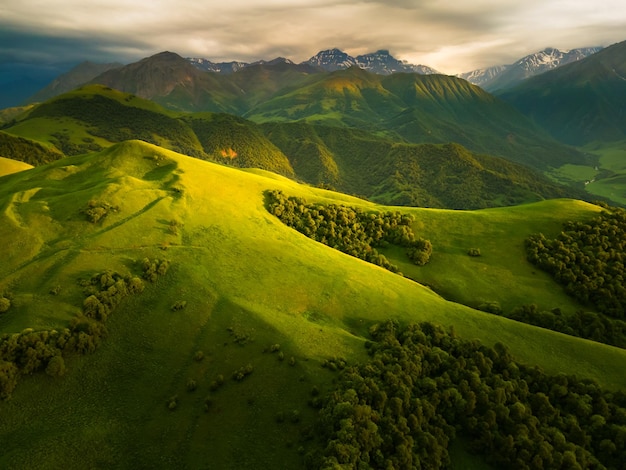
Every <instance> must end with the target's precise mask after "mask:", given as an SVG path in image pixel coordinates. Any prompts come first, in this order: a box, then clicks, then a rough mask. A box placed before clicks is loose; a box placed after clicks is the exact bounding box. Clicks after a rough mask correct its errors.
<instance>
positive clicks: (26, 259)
mask: <svg viewBox="0 0 626 470" xmlns="http://www.w3.org/2000/svg"><path fill="white" fill-rule="evenodd" d="M273 189H279V190H282V191H283V192H284V193H285V194H288V195H295V196H299V197H303V198H305V199H307V200H309V201H314V202H319V203H334V204H349V205H352V206H356V207H361V208H362V209H364V210H386V209H388V208H386V207H382V206H378V205H375V204H373V203H368V202H365V201H363V200H359V199H356V198H352V197H349V196H345V195H342V194H339V193H334V192H330V191H325V190H322V189H316V188H311V187H308V186H303V185H300V184H297V183H295V182H293V181H291V180H289V179H286V178H284V177H281V176H277V175H275V174H273V173H268V172H265V171H261V170H251V171H241V170H237V169H233V168H228V167H226V166H220V165H215V164H213V163H210V162H205V161H201V160H198V159H193V158H189V157H186V156H183V155H180V154H177V153H174V152H171V151H168V150H165V149H161V148H159V147H157V146H154V145H151V144H148V143H145V142H140V141H129V142H124V143H120V144H116V145H114V146H111V147H110V148H108V149H106V150H103V151H101V152H100V153H96V154H90V155H81V156H75V157H70V158H67V159H63V160H60V161H57V162H54V163H51V164H49V165H46V166H41V167H38V168H34V169H32V170H30V171H27V172H20V173H16V174H13V175H8V176H4V177H1V178H0V239H2V240H3V244H2V246H1V247H0V254H1V256H2V259H3V263H2V264H1V265H0V295H2V296H4V298H6V299H8V301H9V302H8V303H9V304H10V307H9V308H8V310H6V312H4V313H2V314H0V332H1V333H7V334H9V336H4V337H3V338H2V340H1V341H2V342H3V343H2V344H3V347H4V345H5V344H8V343H6V341H19V340H20V338H21V337H25V338H27V337H29V336H28V335H31V334H33V332H32V331H31V330H28V328H32V329H33V330H34V331H35V332H36V331H40V330H52V329H55V330H56V333H49V334H48V337H52V338H57V337H64V336H63V335H64V334H65V333H64V331H65V330H64V328H68V327H70V326H71V328H73V330H72V331H73V332H74V333H73V334H75V338H76V341H78V343H77V344H76V347H78V346H79V345H80V344H82V345H83V346H84V347H86V348H87V349H90V343H89V342H88V338H90V335H92V333H93V332H92V331H91V330H90V329H89V328H91V327H92V326H94V325H95V323H94V322H93V321H92V320H88V319H85V318H82V319H81V310H82V311H83V312H86V311H87V309H88V308H90V307H88V303H87V304H85V305H84V304H83V303H84V302H85V298H86V296H87V295H91V296H94V294H95V293H97V294H98V295H100V296H101V298H105V297H106V298H109V299H111V298H112V296H116V295H117V296H118V297H119V295H121V291H120V289H122V288H123V283H122V284H120V283H119V282H121V281H119V279H121V278H119V277H116V275H113V272H117V273H119V274H120V275H121V276H131V277H132V276H135V277H138V276H142V275H144V276H145V277H146V278H147V279H145V280H144V281H143V284H144V285H145V289H144V290H143V292H142V293H136V294H133V295H130V294H129V295H127V296H126V297H125V298H123V300H121V301H120V303H119V306H117V307H116V308H115V309H113V310H112V311H109V312H108V313H109V314H110V315H109V319H108V321H107V322H106V330H107V335H106V336H105V337H102V340H101V341H102V344H101V346H100V347H99V348H97V349H96V350H95V351H94V352H92V353H91V354H87V355H81V354H76V353H73V354H69V355H67V356H66V357H65V367H66V368H67V372H66V373H65V375H64V376H62V377H57V378H54V377H51V376H50V375H59V374H60V369H59V367H60V366H59V365H58V364H57V368H56V369H51V370H50V371H49V373H48V374H45V373H43V372H37V373H35V374H34V375H32V376H28V375H27V376H23V377H20V379H19V383H18V384H17V387H16V388H15V390H14V391H13V397H12V398H11V400H9V401H3V402H0V413H1V415H2V418H3V419H2V420H0V440H1V441H2V443H3V451H2V454H1V455H0V466H2V467H4V468H24V467H28V468H58V467H59V466H63V467H64V468H86V467H92V468H93V467H118V468H120V467H121V468H137V467H144V468H145V467H149V468H162V467H169V468H172V467H176V468H198V467H202V466H205V465H208V466H209V467H214V468H271V467H281V468H300V467H301V466H302V458H303V457H302V455H301V452H300V451H299V446H300V445H301V443H300V442H301V441H300V437H299V436H300V435H302V433H304V434H306V432H307V428H308V427H309V426H310V425H312V424H313V422H314V420H315V410H314V409H312V408H310V407H308V406H307V405H306V403H307V401H308V400H309V398H310V397H311V391H312V389H313V387H315V388H316V389H320V390H328V389H330V387H331V385H332V382H333V380H334V379H335V377H336V375H335V374H334V373H333V372H331V371H329V370H328V369H323V368H321V367H320V366H321V364H323V363H324V361H325V360H327V359H328V358H331V357H337V356H343V357H345V358H346V360H347V361H348V362H353V361H357V360H359V359H362V358H363V357H364V356H365V349H364V348H363V345H364V342H365V334H366V332H367V328H368V327H369V326H370V325H371V324H372V323H373V322H376V321H381V320H385V319H388V318H395V319H397V320H400V321H403V322H407V321H422V320H429V321H433V322H436V323H438V324H442V325H443V326H445V327H446V328H449V327H454V329H455V331H456V332H457V333H458V334H459V335H460V336H461V337H462V338H466V339H480V340H481V341H483V342H484V343H485V344H487V345H493V344H495V343H496V342H502V343H504V344H506V345H507V346H508V347H509V348H510V351H511V354H512V355H513V356H514V357H515V358H517V359H518V360H520V361H522V362H524V363H527V364H533V365H539V366H541V367H543V368H544V369H545V370H546V371H549V372H551V373H557V372H561V373H566V374H578V375H579V376H582V377H589V378H593V379H595V380H597V381H598V382H599V383H600V384H602V385H603V386H606V387H609V388H612V389H613V388H620V389H625V388H626V381H625V378H624V374H623V364H624V361H625V360H626V351H624V350H620V349H617V348H612V347H609V346H604V345H600V344H597V343H593V342H591V341H585V340H581V339H577V338H573V337H569V336H566V335H562V334H558V333H553V332H550V331H547V330H542V329H540V328H536V327H531V326H527V325H524V324H521V323H517V322H513V321H510V320H507V319H505V318H501V317H496V316H492V315H489V314H486V313H483V312H479V311H477V310H473V309H471V308H469V307H466V306H463V305H461V304H459V303H453V302H450V301H446V300H444V299H443V298H442V297H440V296H439V295H437V294H435V293H434V292H433V291H432V290H430V289H428V288H426V287H424V286H422V285H420V284H418V283H416V282H414V281H412V280H410V279H408V278H406V277H401V276H399V275H397V274H393V273H391V272H389V271H386V270H384V269H381V268H378V267H376V266H373V265H370V264H368V263H366V262H363V261H360V260H358V259H356V258H353V257H351V256H348V255H345V254H342V253H340V252H337V251H335V250H333V249H332V248H329V247H327V246H324V245H321V244H319V243H316V242H314V241H312V240H310V239H308V238H306V237H305V236H303V235H301V234H299V233H297V232H295V231H294V230H292V229H290V228H288V227H287V226H285V225H283V224H282V223H281V222H280V221H278V219H276V218H275V217H274V216H272V215H270V213H269V212H268V211H267V210H266V208H265V202H264V192H265V191H267V190H273ZM402 210H403V211H406V212H409V213H411V214H413V215H414V216H415V221H414V222H413V230H414V231H415V232H416V233H417V234H421V235H428V236H429V237H431V240H432V242H433V250H434V251H433V255H432V260H431V263H432V265H431V266H430V267H431V268H432V269H431V271H430V273H428V272H425V273H424V274H423V276H424V277H427V276H431V279H435V277H436V276H438V275H439V276H441V277H440V279H441V280H442V282H444V279H445V276H446V273H447V275H448V282H447V285H446V286H445V287H446V288H447V292H446V295H447V296H448V295H449V296H450V297H453V296H454V295H455V293H456V295H457V296H458V297H459V300H464V299H460V297H461V294H463V293H464V295H465V297H467V298H469V297H472V296H475V297H478V295H479V293H480V295H483V294H482V293H481V291H485V294H484V295H489V297H490V298H492V296H494V295H496V294H497V295H499V296H501V299H505V298H508V295H507V293H508V292H510V291H512V290H514V291H515V292H514V293H515V295H518V296H520V297H524V298H525V299H527V300H529V301H531V300H532V301H537V302H540V303H541V302H543V303H545V304H549V305H551V306H552V305H555V304H556V306H567V305H565V304H568V303H569V302H571V301H570V300H569V298H568V297H566V296H565V294H564V293H560V292H559V289H558V288H557V287H556V284H554V283H552V281H550V280H549V278H548V277H547V275H545V276H544V275H542V274H540V273H538V274H536V275H535V274H533V273H532V271H531V269H532V268H531V267H530V265H529V264H528V263H527V262H526V261H525V258H524V256H523V254H522V252H523V246H522V244H521V240H522V238H523V237H525V236H526V235H527V234H530V233H535V232H538V231H541V232H544V233H546V234H555V233H558V230H559V226H560V224H561V222H562V221H564V220H568V219H576V220H586V219H588V218H591V217H593V216H594V214H596V213H597V212H598V210H599V208H598V207H597V206H593V205H590V204H586V203H582V202H578V201H570V200H560V201H546V202H542V203H539V204H536V205H528V206H522V207H519V208H516V209H494V210H488V211H477V212H464V211H437V210H426V209H416V208H412V209H402ZM96 215H97V217H96ZM90 220H91V221H90ZM468 245H469V246H476V247H479V248H481V249H482V251H483V252H484V255H483V256H482V257H481V258H480V259H479V260H478V261H477V262H476V264H472V263H474V260H473V259H470V258H469V257H467V255H465V256H466V258H467V260H466V261H465V262H461V256H462V255H461V249H463V250H465V249H466V246H468ZM389 256H391V257H394V256H395V261H396V262H397V263H401V262H402V261H403V258H402V256H401V255H394V253H390V254H389ZM438 257H439V260H438V259H437V258H438ZM146 258H147V259H148V260H155V259H159V260H167V261H168V263H164V262H163V261H160V262H159V263H156V264H154V266H161V267H160V268H159V272H160V273H161V275H159V276H156V274H155V271H152V270H153V269H156V268H154V267H151V262H150V261H148V262H147V264H146V261H145V259H146ZM455 260H456V261H457V262H455ZM405 261H406V259H405ZM167 264H169V269H167V272H165V271H166V269H165V268H163V266H166V265H167ZM460 265H463V266H465V268H464V270H465V271H466V272H468V276H467V277H465V275H464V274H463V273H462V271H461V270H457V267H458V266H460ZM166 267H167V266H166ZM427 267H429V265H427ZM415 269H421V268H417V267H416V268H415ZM107 270H110V272H109V273H108V274H107V273H105V272H106V271H107ZM99 273H100V274H101V273H105V275H104V276H102V275H99V276H97V277H94V275H95V274H99ZM150 273H152V274H155V275H154V276H152V275H147V274H150ZM503 273H509V274H506V275H503ZM407 275H409V276H413V277H416V278H417V277H419V275H418V274H417V273H410V272H409V271H408V270H407ZM131 277H129V279H131ZM150 278H153V279H154V282H151V281H150V280H148V279H150ZM115 279H118V282H117V283H115V284H114V281H115ZM79 280H82V282H80V283H79V282H78V281H79ZM463 280H464V281H463ZM463 282H465V286H464V285H463ZM472 283H475V284H476V285H477V286H482V287H479V288H478V289H477V291H476V293H475V294H474V295H472V293H471V287H470V286H471V284H472ZM433 284H434V283H433ZM100 286H104V287H103V288H104V289H105V290H106V292H107V294H106V296H105V297H102V295H103V294H102V292H103V291H98V289H100V288H101V287H100ZM115 286H117V287H115ZM455 286H458V287H455ZM544 287H545V290H544ZM442 290H445V289H442ZM118 297H116V298H118ZM537 297H540V298H537ZM502 302H504V300H502ZM511 302H512V303H516V302H517V300H516V299H512V300H511ZM569 305H570V307H573V305H571V304H569ZM90 325H91V326H90ZM20 332H21V333H20ZM98 335H99V333H98ZM91 337H93V336H91ZM11 338H13V339H11ZM72 341H74V340H72ZM81 341H83V343H81ZM11 344H12V343H11ZM40 347H43V345H42V346H38V345H37V344H33V351H34V352H33V354H34V356H33V357H36V355H37V354H38V353H37V352H36V349H37V348H40ZM264 351H265V352H264ZM272 351H274V352H272ZM200 352H201V353H202V354H200ZM280 358H283V360H281V359H280ZM292 358H293V359H292ZM3 367H4V366H3ZM220 375H221V376H223V377H222V378H221V379H220V377H219V376H220ZM231 377H233V378H231ZM239 377H240V378H239ZM208 395H210V399H209V400H207V396H208ZM168 408H169V409H168ZM205 408H206V409H207V410H208V411H205ZM280 417H282V419H279V418H280ZM307 445H308V444H307ZM242 449H245V452H244V451H242ZM457 464H458V465H461V464H462V462H461V463H459V462H457Z"/></svg>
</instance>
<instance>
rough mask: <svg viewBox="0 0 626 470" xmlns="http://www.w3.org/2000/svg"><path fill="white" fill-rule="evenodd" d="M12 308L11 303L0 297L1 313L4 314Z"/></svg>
mask: <svg viewBox="0 0 626 470" xmlns="http://www.w3.org/2000/svg"><path fill="white" fill-rule="evenodd" d="M10 308H11V301H10V300H9V299H7V298H6V297H0V313H4V312H6V311H7V310H9V309H10Z"/></svg>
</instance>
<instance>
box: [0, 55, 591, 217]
mask: <svg viewBox="0 0 626 470" xmlns="http://www.w3.org/2000/svg"><path fill="white" fill-rule="evenodd" d="M249 68H250V69H253V67H252V66H251V67H249ZM367 77H371V76H370V75H367ZM322 122H323V123H325V124H326V125H315V123H306V122H300V123H289V122H268V123H265V124H262V125H258V124H255V123H254V122H252V121H249V120H246V119H243V118H240V117H237V116H234V115H229V114H223V113H218V114H215V113H180V112H173V111H169V110H166V109H164V108H162V107H161V106H159V105H158V104H156V103H154V102H152V101H148V100H144V99H142V98H139V97H137V96H136V95H131V94H128V93H122V92H119V91H116V90H113V89H111V88H109V87H105V86H102V85H89V86H84V87H82V88H79V89H77V90H75V91H73V92H70V93H66V94H63V95H60V96H57V97H56V98H53V99H52V100H49V101H46V102H44V103H42V104H40V105H37V106H36V107H34V108H33V109H30V110H29V111H27V113H26V114H23V115H21V116H20V117H19V120H18V121H17V122H15V123H14V124H13V125H10V126H8V127H6V128H5V129H4V131H3V132H2V133H0V149H2V148H6V150H5V153H6V155H7V156H8V157H10V158H13V159H18V160H19V159H24V161H26V162H27V163H30V164H34V165H35V164H39V163H45V162H49V161H52V160H55V159H57V158H60V157H61V156H63V155H76V154H81V153H88V152H92V151H95V150H100V149H103V148H106V147H108V146H110V145H112V144H114V143H117V142H121V141H124V140H127V139H130V138H136V139H141V140H144V141H146V142H149V143H153V144H156V145H160V146H162V147H165V148H168V149H170V150H175V151H178V152H181V153H184V154H186V155H190V156H193V157H197V158H201V159H205V160H212V161H216V162H219V163H223V164H227V165H230V166H236V167H256V168H262V169H265V170H269V171H273V172H276V173H279V174H282V175H285V176H289V177H295V178H299V179H301V180H303V181H306V182H308V183H311V184H315V185H317V184H326V185H331V186H332V187H334V188H337V189H338V190H340V191H344V192H349V193H354V194H360V195H364V196H366V197H368V198H372V199H375V200H377V201H380V202H383V203H386V204H402V205H419V206H428V207H449V208H460V209H468V208H482V207H492V206H500V205H512V204H516V203H522V202H531V201H537V200H541V199H545V198H554V197H576V198H584V197H585V194H584V193H583V192H582V191H577V190H575V189H571V188H566V187H563V186H560V185H557V184H555V183H553V182H550V181H549V180H547V179H546V178H544V177H542V176H540V175H539V174H538V173H537V172H535V171H532V170H530V169H528V168H527V167H523V166H521V165H516V164H513V163H511V162H508V161H506V160H504V159H502V158H497V157H490V156H488V155H481V154H477V153H474V152H470V151H468V150H467V149H465V148H463V147H462V146H460V145H435V144H410V143H398V142H397V141H394V140H392V139H391V138H390V137H389V136H386V135H379V134H376V133H373V132H368V131H365V130H358V129H351V128H348V127H345V126H340V127H338V126H329V125H328V123H327V122H326V121H322ZM2 145H3V146H2Z"/></svg>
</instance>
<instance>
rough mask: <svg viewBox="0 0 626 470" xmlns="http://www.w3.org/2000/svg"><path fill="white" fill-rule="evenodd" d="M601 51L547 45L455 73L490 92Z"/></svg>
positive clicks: (597, 49) (598, 48) (590, 48)
mask: <svg viewBox="0 0 626 470" xmlns="http://www.w3.org/2000/svg"><path fill="white" fill-rule="evenodd" d="M601 50H602V48H601V47H582V48H577V49H571V50H559V49H555V48H553V47H548V48H545V49H543V50H541V51H538V52H535V53H533V54H529V55H527V56H525V57H522V58H521V59H518V60H517V61H515V62H514V63H512V64H508V65H496V66H491V67H488V68H485V69H477V70H473V71H471V72H465V73H461V74H458V75H457V76H458V77H460V78H463V79H465V80H468V81H469V82H470V83H473V84H474V85H478V86H480V87H482V88H484V89H485V90H487V91H490V92H494V91H497V90H501V89H507V88H512V87H514V86H515V85H517V84H518V83H521V82H522V81H523V80H525V79H527V78H530V77H534V76H536V75H539V74H542V73H544V72H546V71H548V70H553V69H555V68H558V67H561V66H563V65H567V64H569V63H572V62H576V61H578V60H581V59H584V58H585V57H589V56H590V55H593V54H595V53H597V52H599V51H601Z"/></svg>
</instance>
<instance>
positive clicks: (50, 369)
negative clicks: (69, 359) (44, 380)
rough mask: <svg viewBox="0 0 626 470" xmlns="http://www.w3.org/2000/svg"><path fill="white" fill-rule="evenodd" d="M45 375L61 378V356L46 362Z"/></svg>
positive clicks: (63, 363) (62, 364)
mask: <svg viewBox="0 0 626 470" xmlns="http://www.w3.org/2000/svg"><path fill="white" fill-rule="evenodd" d="M46 374H48V375H49V376H51V377H62V376H63V375H65V361H64V360H63V357H62V356H60V355H57V356H53V357H52V359H50V360H49V361H48V366H47V367H46Z"/></svg>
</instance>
